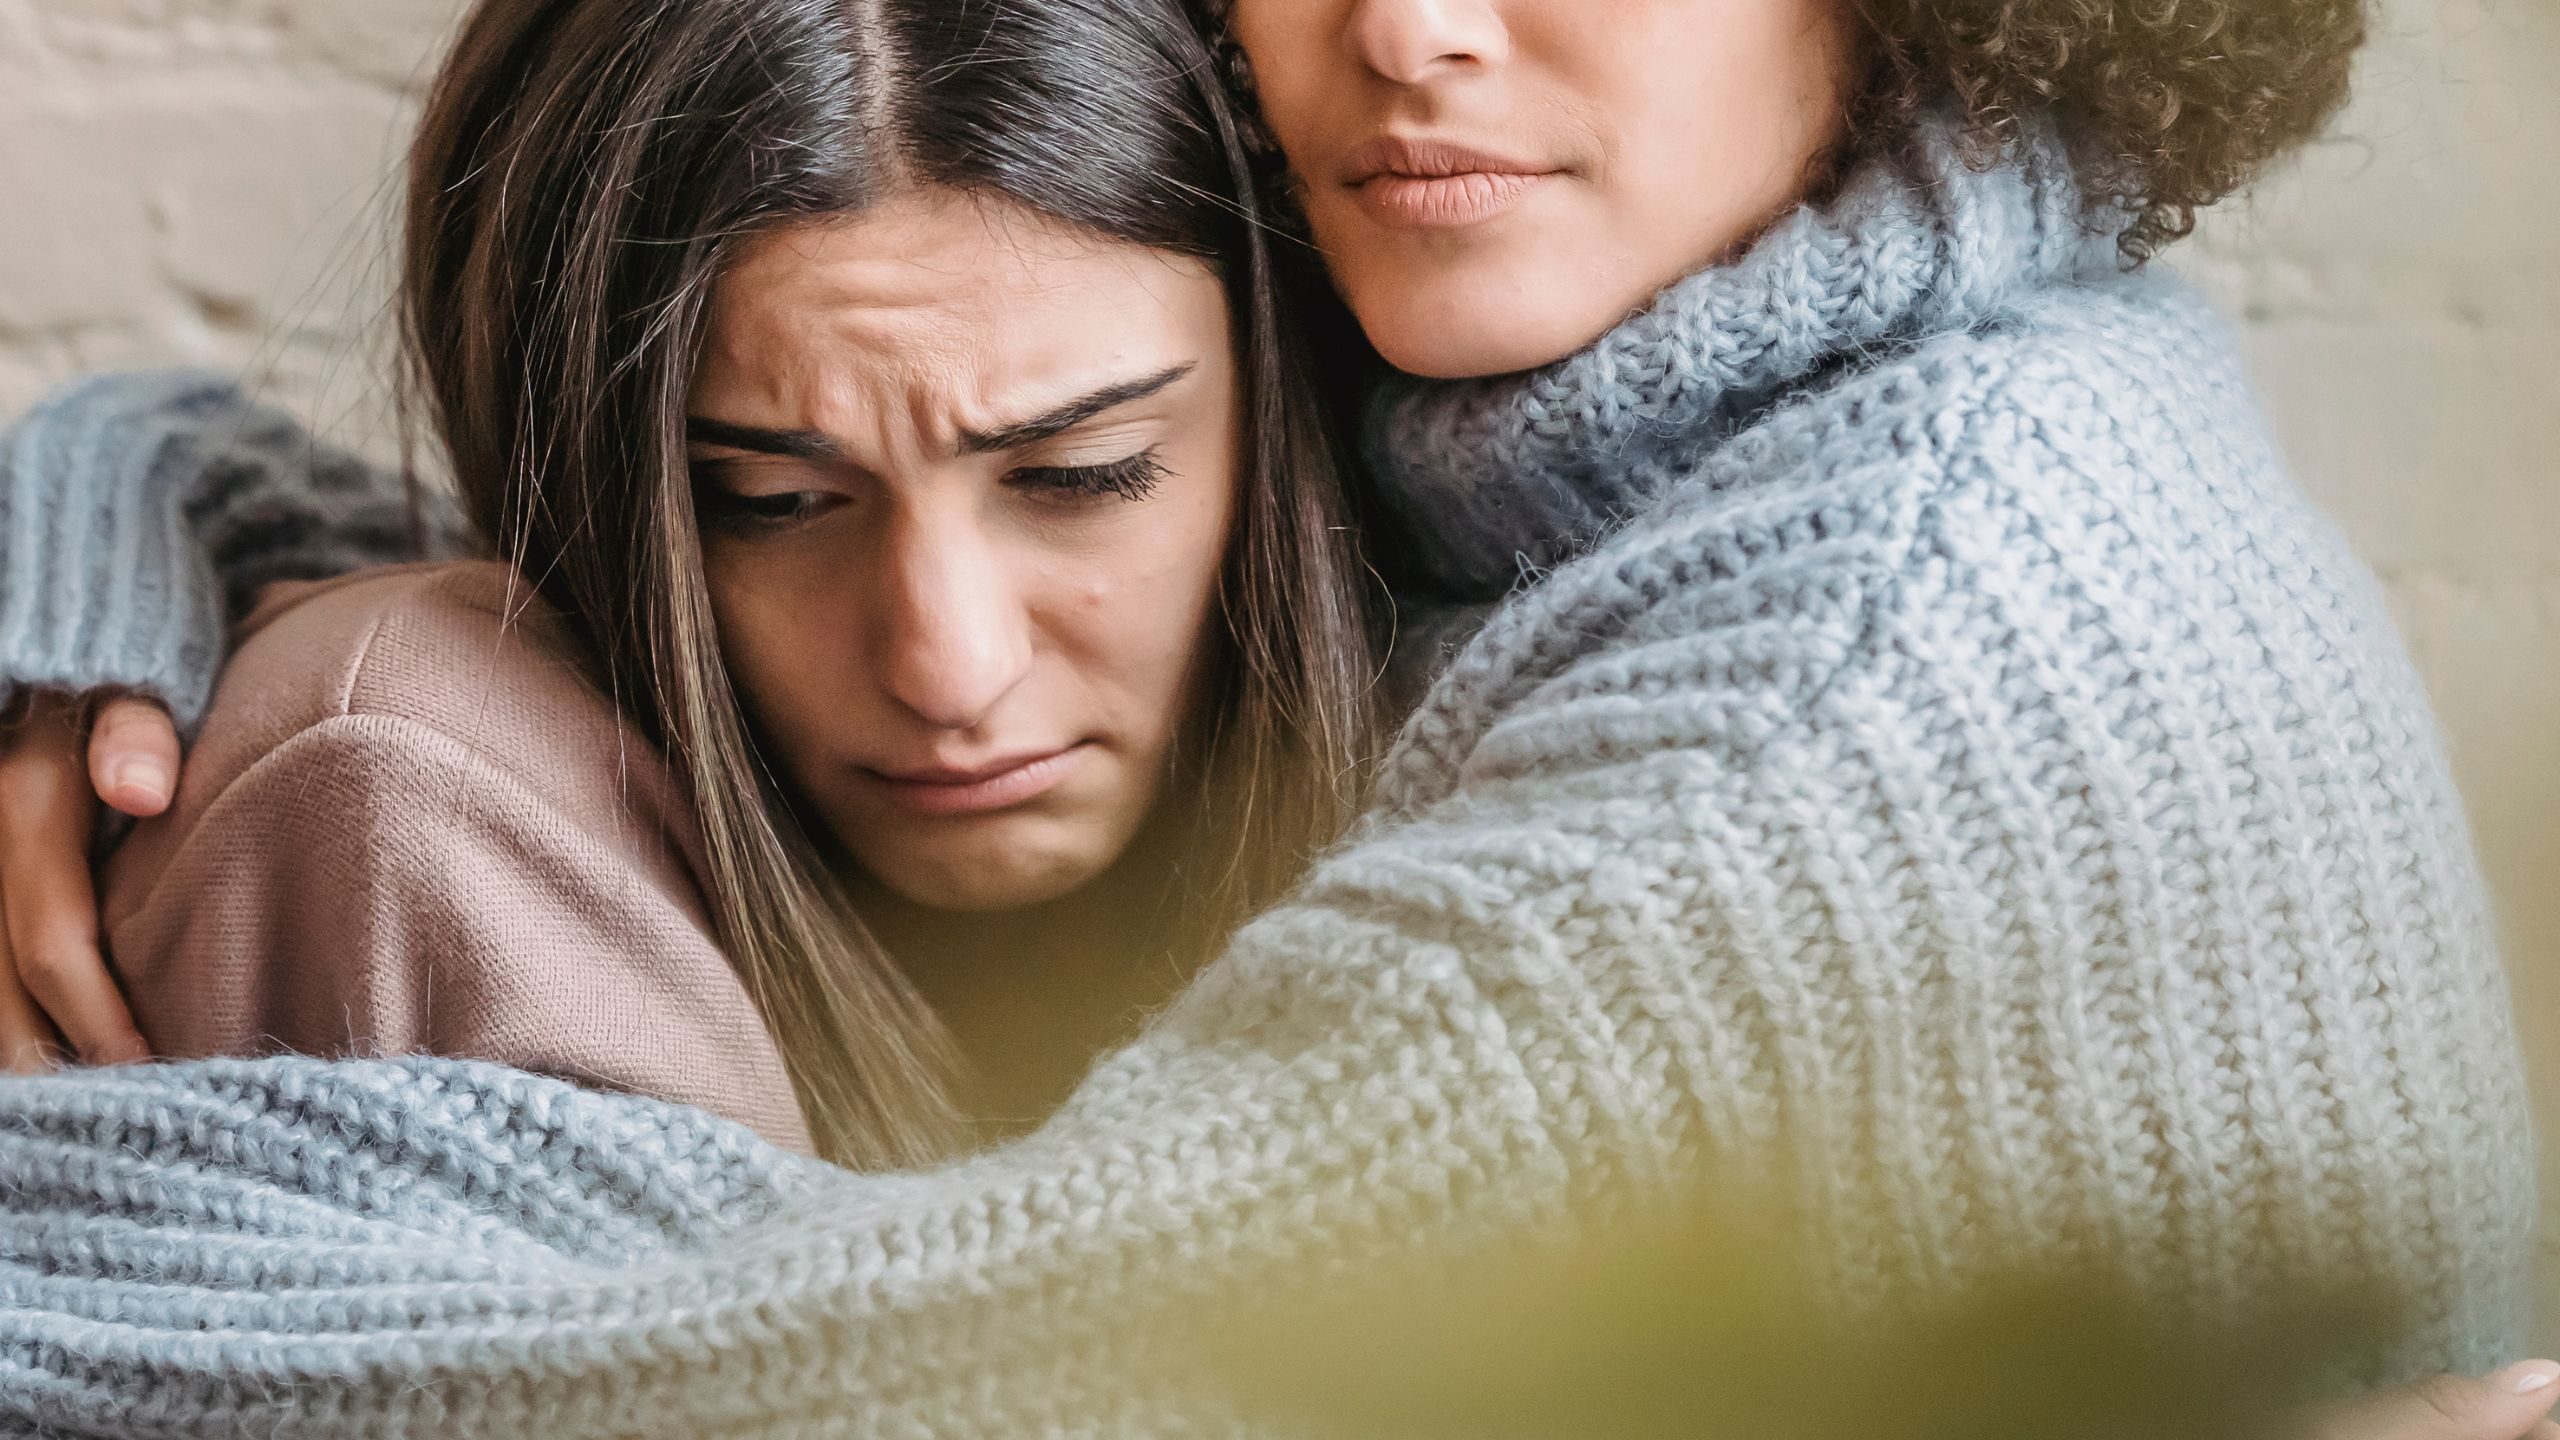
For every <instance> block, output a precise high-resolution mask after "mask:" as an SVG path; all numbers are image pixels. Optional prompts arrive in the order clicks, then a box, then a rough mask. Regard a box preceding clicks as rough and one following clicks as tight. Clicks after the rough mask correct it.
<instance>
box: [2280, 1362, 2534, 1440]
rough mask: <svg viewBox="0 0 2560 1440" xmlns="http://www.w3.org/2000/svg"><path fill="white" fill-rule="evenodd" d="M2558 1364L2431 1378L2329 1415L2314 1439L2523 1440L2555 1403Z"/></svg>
mask: <svg viewBox="0 0 2560 1440" xmlns="http://www.w3.org/2000/svg"><path fill="white" fill-rule="evenodd" d="M2555 1382H2560V1364H2555V1363H2553V1362H2551V1361H2549V1360H2526V1361H2522V1362H2520V1363H2517V1364H2514V1365H2510V1366H2508V1367H2507V1368H2506V1369H2504V1370H2500V1371H2498V1372H2497V1373H2496V1374H2494V1375H2487V1376H2482V1377H2478V1378H2473V1377H2471V1376H2466V1375H2431V1376H2429V1377H2427V1378H2426V1379H2424V1380H2420V1381H2418V1382H2417V1383H2416V1384H2414V1385H2409V1386H2405V1387H2403V1388H2401V1389H2398V1390H2393V1391H2389V1392H2387V1393H2385V1394H2381V1395H2377V1396H2375V1397H2373V1398H2372V1399H2370V1400H2366V1401H2363V1402H2360V1403H2358V1404H2355V1405H2351V1406H2348V1407H2346V1408H2344V1409H2342V1410H2339V1411H2336V1412H2334V1413H2333V1414H2331V1415H2330V1416H2329V1417H2328V1418H2327V1419H2326V1420H2325V1421H2324V1422H2323V1423H2321V1424H2320V1425H2318V1426H2316V1427H2314V1429H2313V1431H2312V1435H2313V1436H2314V1437H2315V1440H2525V1437H2527V1436H2531V1435H2533V1434H2534V1433H2535V1431H2536V1428H2537V1427H2538V1426H2539V1425H2540V1424H2541V1422H2542V1420H2543V1417H2544V1416H2546V1415H2548V1414H2550V1413H2551V1406H2552V1402H2554V1401H2560V1383H2555Z"/></svg>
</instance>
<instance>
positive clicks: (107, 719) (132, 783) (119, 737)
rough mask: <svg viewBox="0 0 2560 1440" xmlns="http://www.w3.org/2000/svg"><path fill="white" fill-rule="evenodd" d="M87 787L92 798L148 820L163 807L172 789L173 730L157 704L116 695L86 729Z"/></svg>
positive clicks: (175, 782)
mask: <svg viewBox="0 0 2560 1440" xmlns="http://www.w3.org/2000/svg"><path fill="white" fill-rule="evenodd" d="M89 783H90V785H91V786H92V787H94V788H95V789H96V790H97V792H98V798H99V799H101V800H104V801H106V802H107V803H108V804H110V805H113V806H114V807H115V808H117V809H118V810H121V811H123V812H124V813H126V814H127V815H132V816H135V817H137V818H148V817H150V816H153V815H157V814H159V813H160V812H161V811H163V810H166V809H168V808H169V801H170V799H171V797H172V796H174V795H175V794H176V793H177V785H178V729H177V726H175V725H174V724H172V723H171V722H170V720H169V712H168V711H167V710H166V709H163V708H162V707H161V705H160V703H159V702H158V701H155V700H150V699H146V698H143V697H141V696H138V695H124V696H119V697H117V698H115V699H113V700H110V701H108V702H107V703H106V704H105V705H103V706H101V707H100V708H99V710H98V715H97V719H96V720H94V721H93V722H91V724H90V727H89Z"/></svg>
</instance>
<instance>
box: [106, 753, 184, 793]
mask: <svg viewBox="0 0 2560 1440" xmlns="http://www.w3.org/2000/svg"><path fill="white" fill-rule="evenodd" d="M107 783H108V784H110V785H112V786H114V787H115V788H116V789H118V790H140V791H142V792H143V793H145V794H147V795H149V796H150V797H151V798H152V799H154V800H162V799H166V798H168V794H169V770H168V767H167V766H165V765H162V764H161V763H160V762H159V761H157V760H140V759H136V760H121V761H118V762H117V763H116V768H115V772H114V773H113V774H111V775H109V776H108V777H107Z"/></svg>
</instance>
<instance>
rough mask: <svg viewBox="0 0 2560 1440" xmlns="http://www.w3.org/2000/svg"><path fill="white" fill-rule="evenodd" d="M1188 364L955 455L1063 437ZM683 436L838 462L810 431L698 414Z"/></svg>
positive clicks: (964, 441) (1071, 404) (1044, 415)
mask: <svg viewBox="0 0 2560 1440" xmlns="http://www.w3.org/2000/svg"><path fill="white" fill-rule="evenodd" d="M1192 369H1193V367H1192V366H1191V365H1190V364H1189V363H1187V362H1186V363H1184V364H1181V365H1174V366H1170V367H1167V368H1166V369H1163V370H1159V371H1157V372H1156V373H1155V374H1153V375H1144V376H1140V377H1139V378H1137V379H1135V380H1123V381H1121V382H1120V383H1118V384H1116V385H1105V386H1103V387H1102V388H1101V389H1099V390H1095V391H1092V392H1090V393H1087V394H1084V395H1079V396H1077V397H1076V398H1075V399H1073V400H1070V401H1068V402H1066V403H1065V404H1063V405H1058V406H1053V407H1051V408H1050V409H1047V410H1044V411H1042V412H1040V413H1039V414H1037V415H1034V416H1032V417H1031V418H1030V419H1028V420H1020V421H1016V422H1015V423H1013V424H1011V425H1007V426H1004V427H1002V428H1001V429H996V430H989V431H984V432H980V431H976V430H963V431H961V432H960V453H961V454H963V455H993V454H998V453H1000V452H1002V451H1006V450H1018V449H1020V448H1022V447H1023V446H1025V445H1036V444H1038V443H1039V442H1041V441H1043V440H1048V439H1052V438H1055V437H1056V436H1059V435H1063V434H1065V433H1066V432H1068V431H1069V430H1073V429H1074V428H1076V427H1077V426H1079V425H1081V424H1083V423H1084V422H1086V421H1087V420H1091V419H1093V418H1094V417H1095V416H1097V415H1102V414H1105V413H1107V412H1109V411H1112V410H1116V409H1118V408H1120V407H1121V406H1123V405H1128V404H1132V403H1134V402H1136V401H1139V400H1144V399H1146V398H1147V397H1148V396H1150V395H1155V394H1159V393H1161V392H1163V391H1164V389H1165V388H1166V387H1168V386H1170V385H1172V384H1173V383H1174V382H1175V381H1177V380H1180V379H1181V378H1182V377H1183V376H1185V375H1188V374H1190V373H1191V371H1192ZM684 435H685V438H686V439H687V440H690V441H692V442H694V443H695V444H697V445H718V446H720V447H722V448H724V449H729V450H745V451H748V452H749V453H751V454H756V455H780V456H782V457H784V458H786V459H791V460H824V461H831V462H841V461H843V460H844V458H845V454H844V447H843V446H841V445H838V444H837V443H836V442H835V441H834V440H832V439H829V438H828V437H827V436H826V435H825V434H824V433H822V432H820V431H816V430H769V429H766V428H765V427H764V426H761V425H732V424H730V423H729V422H728V421H726V420H713V419H709V418H707V417H704V416H701V415H688V416H686V417H685V422H684Z"/></svg>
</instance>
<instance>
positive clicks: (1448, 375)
mask: <svg viewBox="0 0 2560 1440" xmlns="http://www.w3.org/2000/svg"><path fill="white" fill-rule="evenodd" d="M1343 268H1344V269H1346V270H1349V269H1351V267H1348V266H1345V267H1343ZM1604 288H1605V291H1606V293H1598V292H1599V291H1601V290H1602V289H1604ZM1342 294H1343V299H1344V301H1345V302H1346V303H1347V304H1349V305H1350V307H1351V312H1352V314H1353V315H1354V316H1355V317H1356V318H1357V319H1358V320H1359V322H1360V328H1361V330H1362V331H1363V332H1364V333H1365V334H1366V335H1367V336H1368V337H1369V343H1370V344H1371V345H1372V346H1375V347H1376V348H1377V351H1378V355H1379V357H1380V358H1381V359H1383V360H1385V361H1386V362H1387V363H1388V364H1390V365H1393V366H1394V367H1396V368H1397V369H1398V370H1401V371H1403V372H1405V373H1406V374H1408V375H1418V376H1421V377H1422V378H1424V379H1426V380H1471V379H1477V378H1481V377H1484V376H1489V375H1509V374H1513V373H1516V372H1518V371H1522V370H1535V369H1537V368H1539V367H1540V366H1544V365H1551V364H1554V363H1555V362H1556V361H1558V360H1562V359H1564V358H1565V357H1566V356H1568V355H1571V354H1573V353H1574V352H1575V351H1577V350H1581V349H1583V348H1584V347H1586V346H1588V345H1590V344H1591V342H1593V341H1595V340H1597V339H1599V338H1600V337H1601V336H1603V335H1606V334H1607V333H1609V331H1610V330H1611V329H1612V328H1614V327H1615V326H1616V325H1617V324H1618V322H1619V321H1621V320H1624V319H1625V318H1626V317H1627V316H1628V314H1629V313H1631V312H1632V311H1633V310H1634V309H1635V308H1636V306H1637V305H1640V304H1641V303H1642V300H1641V298H1639V299H1638V300H1637V301H1635V302H1633V303H1630V302H1629V301H1628V299H1627V297H1626V296H1625V295H1623V294H1621V293H1619V291H1618V290H1617V289H1616V288H1614V287H1597V286H1581V285H1575V284H1572V283H1570V278H1569V272H1565V273H1563V274H1560V273H1559V272H1558V270H1557V267H1552V266H1546V265H1539V264H1532V263H1530V259H1529V257H1506V256H1504V255H1501V254H1493V255H1486V256H1482V257H1478V258H1472V259H1469V260H1465V261H1453V260H1452V259H1450V258H1449V257H1445V256H1442V257H1432V256H1427V255H1417V256H1415V257H1412V261H1411V263H1391V264H1373V265H1369V266H1362V267H1359V268H1358V269H1357V270H1356V271H1354V272H1353V273H1351V274H1349V275H1346V276H1345V278H1344V280H1343V283H1342Z"/></svg>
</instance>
